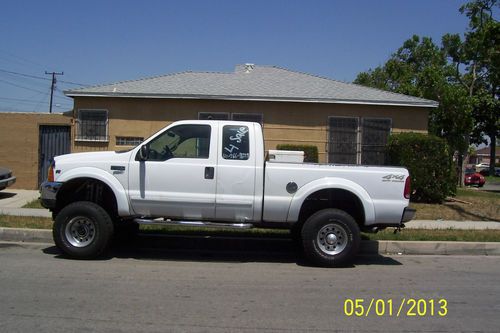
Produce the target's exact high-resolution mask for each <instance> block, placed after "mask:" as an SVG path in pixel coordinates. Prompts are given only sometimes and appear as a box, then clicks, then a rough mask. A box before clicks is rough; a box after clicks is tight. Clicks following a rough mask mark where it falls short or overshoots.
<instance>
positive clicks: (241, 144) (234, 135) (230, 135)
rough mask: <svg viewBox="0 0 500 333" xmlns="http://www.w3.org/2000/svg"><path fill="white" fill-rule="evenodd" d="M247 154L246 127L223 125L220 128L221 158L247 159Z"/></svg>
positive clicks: (248, 151)
mask: <svg viewBox="0 0 500 333" xmlns="http://www.w3.org/2000/svg"><path fill="white" fill-rule="evenodd" d="M249 156H250V144H249V140H248V127H247V126H236V125H226V126H224V128H223V129H222V158H224V159H226V160H248V158H249Z"/></svg>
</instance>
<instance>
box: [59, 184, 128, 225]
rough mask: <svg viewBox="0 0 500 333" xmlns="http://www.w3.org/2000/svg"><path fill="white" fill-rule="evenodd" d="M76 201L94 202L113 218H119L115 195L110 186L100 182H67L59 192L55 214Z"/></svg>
mask: <svg viewBox="0 0 500 333" xmlns="http://www.w3.org/2000/svg"><path fill="white" fill-rule="evenodd" d="M76 201H90V202H93V203H95V204H98V205H99V206H101V207H102V208H104V210H106V211H107V212H108V214H109V215H110V216H111V218H115V217H117V216H118V208H117V204H116V197H115V194H114V193H113V191H112V190H111V188H110V187H109V186H108V185H106V184H105V183H104V182H102V181H100V180H97V179H93V178H77V179H72V180H70V181H68V182H65V183H64V184H63V186H62V187H61V188H60V189H59V191H58V192H57V204H56V209H55V211H54V213H55V214H57V213H58V212H59V211H60V210H61V209H63V208H64V207H66V206H67V205H69V204H70V203H72V202H76Z"/></svg>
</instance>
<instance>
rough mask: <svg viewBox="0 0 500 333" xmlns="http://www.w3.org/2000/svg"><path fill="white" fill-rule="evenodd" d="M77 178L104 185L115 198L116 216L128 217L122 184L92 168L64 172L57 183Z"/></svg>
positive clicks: (126, 199)
mask: <svg viewBox="0 0 500 333" xmlns="http://www.w3.org/2000/svg"><path fill="white" fill-rule="evenodd" d="M77 178H91V179H95V180H99V181H101V182H103V183H104V184H106V185H107V186H108V187H109V188H110V189H111V191H113V194H114V195H115V198H116V207H117V209H118V215H120V216H129V215H130V206H129V202H128V198H127V193H126V191H125V189H124V188H123V186H122V184H121V183H120V182H119V181H118V180H117V179H116V178H115V177H113V176H112V175H110V174H109V173H107V172H106V171H104V170H102V169H99V168H94V167H81V168H75V169H71V170H68V171H66V172H64V173H63V174H62V175H61V176H59V177H58V178H57V180H56V181H58V182H68V181H71V180H73V179H77Z"/></svg>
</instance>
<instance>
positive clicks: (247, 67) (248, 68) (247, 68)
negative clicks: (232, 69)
mask: <svg viewBox="0 0 500 333" xmlns="http://www.w3.org/2000/svg"><path fill="white" fill-rule="evenodd" d="M254 68H255V64H250V63H246V64H245V73H250V72H251V71H253V70H254Z"/></svg>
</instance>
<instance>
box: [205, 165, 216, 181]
mask: <svg viewBox="0 0 500 333" xmlns="http://www.w3.org/2000/svg"><path fill="white" fill-rule="evenodd" d="M214 175H215V169H214V167H205V179H214Z"/></svg>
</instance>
